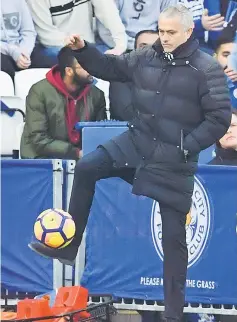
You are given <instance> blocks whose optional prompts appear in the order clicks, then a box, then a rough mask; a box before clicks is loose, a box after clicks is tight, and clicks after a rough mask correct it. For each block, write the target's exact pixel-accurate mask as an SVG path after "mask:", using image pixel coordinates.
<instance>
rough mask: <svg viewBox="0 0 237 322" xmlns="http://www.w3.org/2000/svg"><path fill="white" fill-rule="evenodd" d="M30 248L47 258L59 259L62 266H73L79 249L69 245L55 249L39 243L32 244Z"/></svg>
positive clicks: (29, 245)
mask: <svg viewBox="0 0 237 322" xmlns="http://www.w3.org/2000/svg"><path fill="white" fill-rule="evenodd" d="M28 247H29V248H30V249H32V250H33V251H34V252H36V253H37V254H39V255H41V256H44V257H46V258H55V259H58V260H59V261H60V262H61V263H62V264H65V265H70V266H73V265H74V264H75V259H76V256H77V251H78V247H77V246H74V245H68V246H66V247H65V248H60V249H56V248H55V249H54V248H50V247H47V246H45V245H43V244H41V243H39V242H31V243H30V244H28Z"/></svg>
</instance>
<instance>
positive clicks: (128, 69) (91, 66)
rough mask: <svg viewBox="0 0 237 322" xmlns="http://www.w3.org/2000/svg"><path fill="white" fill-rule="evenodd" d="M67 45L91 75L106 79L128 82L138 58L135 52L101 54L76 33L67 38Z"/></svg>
mask: <svg viewBox="0 0 237 322" xmlns="http://www.w3.org/2000/svg"><path fill="white" fill-rule="evenodd" d="M67 45H68V46H69V47H70V48H71V49H73V50H74V51H75V52H74V54H75V57H76V59H77V60H78V62H79V64H80V65H81V66H82V67H83V68H85V69H86V70H87V71H88V72H89V73H90V74H91V75H93V76H95V77H98V78H101V79H103V80H106V81H117V82H128V81H131V80H132V75H133V71H134V68H135V67H136V65H137V63H138V59H139V54H138V53H137V52H135V51H134V52H131V53H129V54H123V55H121V56H114V55H104V54H101V53H100V52H99V51H98V50H97V49H96V48H95V47H94V46H93V45H91V44H89V43H87V42H85V41H84V40H82V39H81V38H80V37H79V36H78V35H73V36H71V37H70V38H69V40H68V43H67Z"/></svg>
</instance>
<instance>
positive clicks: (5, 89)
mask: <svg viewBox="0 0 237 322" xmlns="http://www.w3.org/2000/svg"><path fill="white" fill-rule="evenodd" d="M0 83H1V87H0V88H1V89H0V96H14V84H13V81H12V79H11V77H10V76H9V75H8V74H7V73H5V72H2V71H0Z"/></svg>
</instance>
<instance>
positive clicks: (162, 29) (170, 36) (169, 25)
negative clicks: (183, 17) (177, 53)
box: [159, 15, 192, 53]
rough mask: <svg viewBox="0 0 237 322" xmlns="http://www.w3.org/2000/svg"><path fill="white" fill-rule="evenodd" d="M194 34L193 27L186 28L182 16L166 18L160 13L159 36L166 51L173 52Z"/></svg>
mask: <svg viewBox="0 0 237 322" xmlns="http://www.w3.org/2000/svg"><path fill="white" fill-rule="evenodd" d="M191 34H192V28H190V29H189V30H185V28H184V26H183V24H182V23H181V21H180V18H179V17H178V16H177V17H172V18H166V17H164V16H162V15H160V18H159V37H160V41H161V45H162V47H163V48H164V51H165V52H170V53H171V52H172V51H174V50H175V49H176V48H177V47H179V46H180V45H181V44H183V43H185V42H186V41H187V40H188V39H189V37H190V36H191Z"/></svg>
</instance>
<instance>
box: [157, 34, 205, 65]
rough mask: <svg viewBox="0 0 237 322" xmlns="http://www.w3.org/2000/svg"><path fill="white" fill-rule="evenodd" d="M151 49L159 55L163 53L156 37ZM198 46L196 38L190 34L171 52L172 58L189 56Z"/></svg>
mask: <svg viewBox="0 0 237 322" xmlns="http://www.w3.org/2000/svg"><path fill="white" fill-rule="evenodd" d="M152 47H153V49H154V50H155V51H156V52H157V53H158V54H159V55H160V56H163V55H164V49H163V47H162V45H161V42H160V40H159V39H158V40H157V41H156V42H155V43H154V45H153V46H152ZM198 47H199V42H198V40H197V39H194V37H193V36H191V37H190V38H189V39H188V40H187V41H186V42H185V43H184V44H182V45H180V46H179V47H177V48H176V49H175V50H174V51H173V52H172V54H173V57H174V58H173V59H174V60H175V59H185V58H188V57H190V56H191V55H192V54H193V53H194V52H195V51H196V50H197V49H198Z"/></svg>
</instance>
